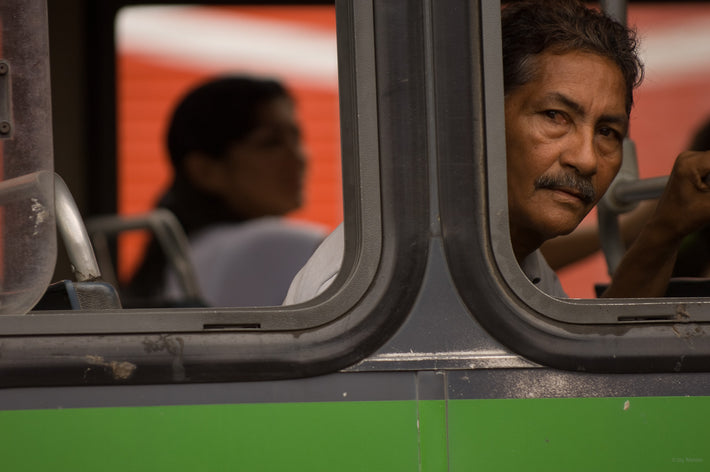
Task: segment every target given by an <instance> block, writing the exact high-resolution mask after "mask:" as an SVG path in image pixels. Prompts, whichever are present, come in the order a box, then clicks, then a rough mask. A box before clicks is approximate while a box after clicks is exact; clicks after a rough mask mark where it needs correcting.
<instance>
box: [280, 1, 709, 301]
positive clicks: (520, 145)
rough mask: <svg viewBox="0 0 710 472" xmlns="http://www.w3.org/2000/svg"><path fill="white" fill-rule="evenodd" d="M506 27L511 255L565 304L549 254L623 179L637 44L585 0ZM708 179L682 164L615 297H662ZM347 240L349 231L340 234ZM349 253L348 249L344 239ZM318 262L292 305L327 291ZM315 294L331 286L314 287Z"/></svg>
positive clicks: (705, 201)
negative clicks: (550, 244)
mask: <svg viewBox="0 0 710 472" xmlns="http://www.w3.org/2000/svg"><path fill="white" fill-rule="evenodd" d="M502 29H503V68H504V89H505V124H506V150H507V172H508V209H509V223H510V237H511V243H512V247H513V252H514V254H515V257H516V259H517V260H518V262H519V263H520V265H521V267H522V269H523V271H524V272H525V273H526V275H527V276H528V278H529V279H530V280H531V281H533V282H534V283H536V284H537V286H538V287H539V288H540V289H541V290H543V291H546V292H548V293H550V294H551V295H555V296H565V295H564V291H563V290H562V287H561V286H560V284H559V281H558V280H557V277H556V276H555V274H554V272H553V271H552V269H550V268H549V266H548V265H547V264H546V262H545V260H544V259H543V257H542V254H541V253H540V251H539V247H540V246H541V245H542V244H543V243H544V242H545V241H547V240H549V239H551V238H554V237H556V236H559V235H563V234H568V233H570V232H571V231H572V230H573V229H575V228H576V227H577V225H578V224H579V223H580V222H581V221H582V219H583V218H584V216H585V215H587V213H589V211H590V210H591V209H592V208H593V207H594V205H595V204H596V203H597V202H598V201H599V199H600V198H601V197H602V195H603V194H604V192H605V191H606V190H607V188H608V187H609V185H610V183H611V181H612V180H613V178H614V177H615V176H616V174H617V172H618V170H619V167H620V165H621V158H622V142H623V138H624V136H625V135H626V133H627V131H628V126H629V115H630V111H631V107H632V105H633V89H634V88H635V87H636V86H637V85H638V84H639V83H640V81H641V78H642V76H643V68H642V65H641V62H640V60H639V58H638V55H637V50H636V48H637V43H636V38H635V34H634V32H633V31H631V30H629V29H628V28H626V27H625V26H623V25H621V24H619V23H617V22H615V21H614V20H612V19H611V18H609V17H607V16H606V15H604V14H603V13H601V12H599V11H597V10H593V9H589V8H586V7H585V6H584V5H583V4H582V3H581V2H578V1H577V0H549V1H545V2H540V1H537V2H536V1H530V0H523V1H518V2H511V3H510V4H508V5H506V6H505V7H504V9H503V12H502ZM708 174H710V153H702V152H688V153H683V154H681V155H680V156H679V157H678V159H677V161H676V164H675V166H674V169H673V172H672V175H671V178H670V180H669V183H668V186H667V188H666V191H665V193H664V194H663V196H662V198H661V199H660V201H659V204H658V206H657V208H656V210H655V212H654V213H653V215H652V216H651V218H650V219H649V221H648V223H647V225H646V226H645V227H644V229H642V230H641V232H640V233H639V235H638V237H637V238H636V240H635V241H634V243H633V244H632V246H631V247H630V249H629V251H628V253H627V255H626V257H625V258H624V260H623V261H622V263H621V264H620V266H619V268H618V269H617V271H616V273H615V274H614V277H613V280H612V283H611V284H610V286H609V288H608V290H607V291H606V293H605V294H604V295H605V296H609V297H655V296H662V295H663V294H664V292H665V289H666V286H667V284H668V280H669V278H670V274H671V270H672V268H673V262H674V260H675V256H676V254H677V251H678V247H679V245H680V242H681V240H682V238H683V236H684V235H686V234H688V233H690V232H692V231H694V230H695V229H697V228H698V227H700V226H702V225H703V224H704V223H706V222H707V221H710V186H708V184H706V183H705V182H704V180H703V179H704V178H705V177H706V176H707V175H708ZM338 234H340V236H339V235H338ZM341 237H342V230H341V232H340V233H334V235H332V236H331V238H335V239H338V238H341ZM330 245H331V246H332V247H336V246H338V244H334V243H332V242H331V243H330ZM339 247H340V250H341V252H342V241H341V243H340V246H339ZM320 258H321V260H323V256H322V255H321V256H320ZM331 259H336V260H339V259H337V256H336V257H333V258H331ZM309 265H310V267H309ZM309 265H307V266H306V267H305V268H304V270H303V271H302V273H301V274H299V276H298V277H297V280H295V281H294V284H292V287H291V290H290V291H289V292H290V293H289V297H288V298H287V302H297V301H303V300H306V299H307V298H311V297H312V296H314V295H316V294H317V291H318V290H322V289H323V288H325V286H327V283H323V284H321V283H320V282H318V281H317V280H316V279H315V278H313V279H311V277H317V276H318V273H319V272H320V270H321V269H322V268H323V266H321V267H320V268H315V267H314V266H313V264H310V263H309ZM326 272H327V271H326ZM330 275H331V276H332V274H330ZM306 279H311V282H308V283H306V282H305V280H306ZM315 286H320V287H321V288H320V289H316V291H315V292H309V290H308V289H307V288H309V289H312V288H313V287H315ZM306 292H309V293H306ZM297 293H301V294H303V296H297V295H296V294H297Z"/></svg>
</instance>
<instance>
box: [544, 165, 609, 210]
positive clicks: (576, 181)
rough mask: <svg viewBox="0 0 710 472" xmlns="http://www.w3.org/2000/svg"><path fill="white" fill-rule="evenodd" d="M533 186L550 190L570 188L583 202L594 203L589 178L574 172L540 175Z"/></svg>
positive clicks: (594, 195) (593, 194)
mask: <svg viewBox="0 0 710 472" xmlns="http://www.w3.org/2000/svg"><path fill="white" fill-rule="evenodd" d="M535 188H546V189H551V190H565V189H566V190H572V193H574V194H575V195H577V196H578V197H579V198H580V199H581V200H582V201H583V202H584V203H587V204H590V203H594V201H595V200H596V195H597V193H596V191H595V190H594V186H593V185H592V181H591V179H589V178H587V177H582V176H580V175H577V174H575V173H564V174H561V175H542V176H540V177H538V178H537V179H536V180H535Z"/></svg>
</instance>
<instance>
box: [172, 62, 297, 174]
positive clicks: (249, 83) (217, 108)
mask: <svg viewBox="0 0 710 472" xmlns="http://www.w3.org/2000/svg"><path fill="white" fill-rule="evenodd" d="M279 97H289V98H290V95H289V93H288V92H287V91H286V89H285V88H284V87H283V85H281V84H280V83H278V82H276V81H274V80H267V79H257V78H251V77H243V76H229V77H221V78H217V79H212V80H210V81H208V82H206V83H204V84H202V85H200V86H198V87H196V88H194V89H192V90H191V91H190V92H188V93H187V95H185V97H184V98H183V99H182V100H181V101H180V103H179V104H178V105H177V107H176V108H175V111H174V112H173V115H172V119H171V121H170V125H169V127H168V133H167V145H168V152H169V154H170V160H171V162H172V163H173V167H174V168H175V170H176V172H180V171H181V164H182V161H183V159H184V157H185V156H186V155H187V154H188V153H190V152H194V151H199V152H203V153H205V154H207V155H208V156H211V157H213V158H215V159H219V158H221V157H222V156H223V155H224V153H225V151H226V150H227V148H228V147H229V146H230V145H232V144H233V143H235V142H237V141H240V140H241V139H243V138H244V137H245V136H246V135H248V134H249V133H250V132H251V131H253V130H254V128H255V127H256V126H257V125H258V116H257V115H258V111H259V108H260V107H261V106H262V105H263V104H264V103H266V102H268V101H270V100H273V99H275V98H279Z"/></svg>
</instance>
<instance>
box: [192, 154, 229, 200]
mask: <svg viewBox="0 0 710 472" xmlns="http://www.w3.org/2000/svg"><path fill="white" fill-rule="evenodd" d="M182 166H183V171H184V172H185V176H186V177H187V179H188V180H189V181H190V183H192V185H194V186H195V187H197V188H199V189H200V190H205V191H207V192H209V193H218V192H219V189H220V188H221V186H222V179H223V178H224V170H223V166H222V162H221V161H220V160H219V159H215V158H213V157H210V156H208V155H207V154H205V153H202V152H191V153H189V154H187V155H186V156H185V157H184V158H183V161H182Z"/></svg>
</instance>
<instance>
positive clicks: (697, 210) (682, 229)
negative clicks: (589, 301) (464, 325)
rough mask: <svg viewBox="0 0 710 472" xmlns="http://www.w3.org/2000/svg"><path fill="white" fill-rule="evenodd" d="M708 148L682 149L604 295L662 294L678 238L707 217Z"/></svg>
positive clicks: (709, 203)
mask: <svg viewBox="0 0 710 472" xmlns="http://www.w3.org/2000/svg"><path fill="white" fill-rule="evenodd" d="M708 175H710V151H709V152H692V151H689V152H684V153H682V154H681V155H680V156H678V159H677V160H676V163H675V165H674V167H673V172H672V173H671V177H670V179H669V181H668V185H667V186H666V189H665V191H664V192H663V195H662V196H661V199H660V200H659V202H658V206H657V207H656V211H655V212H654V213H653V215H652V216H651V218H650V220H649V221H648V223H647V224H646V226H645V227H644V228H643V229H642V230H641V233H640V234H639V236H638V237H637V238H636V240H635V241H634V243H633V244H632V245H631V247H630V248H629V250H628V251H627V252H626V255H625V256H624V258H623V259H622V261H621V264H620V265H619V268H618V269H617V270H616V272H615V273H614V276H613V278H612V281H611V284H610V286H609V288H608V289H607V290H606V292H604V295H603V296H604V297H630V298H636V297H662V296H663V294H664V293H665V291H666V288H667V286H668V281H669V280H670V276H671V273H672V271H673V264H674V263H675V259H676V256H677V255H678V248H679V247H680V243H681V241H682V239H683V238H684V237H685V236H686V235H687V234H690V233H692V232H693V231H696V230H697V229H699V228H700V227H701V226H703V225H705V224H707V223H708V222H710V185H708V183H707V182H706V181H705V179H706V178H707V177H708Z"/></svg>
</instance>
